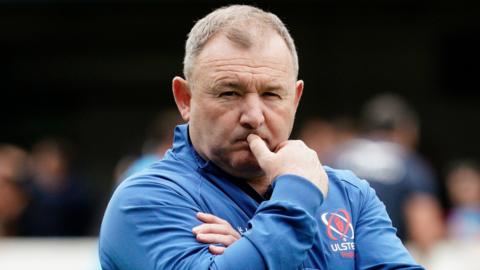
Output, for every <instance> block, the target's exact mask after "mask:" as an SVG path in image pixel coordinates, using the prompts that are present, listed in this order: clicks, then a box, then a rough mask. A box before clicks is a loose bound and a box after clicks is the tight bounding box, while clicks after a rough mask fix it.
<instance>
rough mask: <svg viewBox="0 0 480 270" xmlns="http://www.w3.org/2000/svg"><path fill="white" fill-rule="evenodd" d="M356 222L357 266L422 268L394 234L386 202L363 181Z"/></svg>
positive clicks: (359, 267) (364, 267)
mask: <svg viewBox="0 0 480 270" xmlns="http://www.w3.org/2000/svg"><path fill="white" fill-rule="evenodd" d="M364 183H365V185H364V186H363V188H364V189H363V190H362V191H363V192H362V195H363V197H362V198H361V204H360V209H359V218H358V221H357V224H356V231H355V233H356V235H355V250H356V254H355V258H356V269H409V270H410V269H411V270H413V269H415V270H416V269H424V268H423V267H421V266H420V265H418V264H416V263H415V261H414V260H413V259H412V257H411V256H410V254H409V252H408V251H407V249H406V248H405V246H404V245H403V243H402V242H401V240H400V239H399V238H398V237H397V235H396V229H395V228H394V227H393V226H392V222H391V221H390V218H389V217H388V214H387V211H386V209H385V205H384V204H383V203H382V202H381V201H380V200H379V199H378V197H377V196H376V194H375V191H374V190H373V189H372V188H371V187H370V186H369V185H368V184H367V183H366V181H365V182H364Z"/></svg>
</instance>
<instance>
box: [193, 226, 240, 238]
mask: <svg viewBox="0 0 480 270" xmlns="http://www.w3.org/2000/svg"><path fill="white" fill-rule="evenodd" d="M192 232H193V234H195V235H197V234H207V233H212V234H223V235H231V236H233V237H234V238H235V239H239V238H240V234H239V233H238V232H237V231H236V230H234V229H233V228H232V227H231V226H230V225H224V224H201V225H198V226H196V227H194V228H193V229H192Z"/></svg>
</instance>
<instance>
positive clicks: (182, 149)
mask: <svg viewBox="0 0 480 270" xmlns="http://www.w3.org/2000/svg"><path fill="white" fill-rule="evenodd" d="M325 170H326V172H327V174H328V177H329V180H330V182H329V193H328V196H327V199H326V200H324V198H323V196H322V193H321V192H320V191H319V190H318V189H317V188H316V187H315V186H314V185H313V184H311V183H310V182H309V181H307V180H306V179H304V178H302V177H299V176H295V175H281V176H278V177H277V178H276V179H275V181H274V183H273V186H272V188H271V190H270V193H271V194H268V196H269V197H270V198H269V199H268V200H265V199H264V198H262V196H260V195H259V194H257V193H256V192H255V191H254V190H253V189H252V188H251V187H250V186H249V185H248V184H246V183H245V182H244V181H242V180H241V179H237V178H235V177H232V176H231V175H228V174H226V173H225V172H223V171H222V170H220V169H219V168H218V167H217V166H215V165H214V164H213V163H211V162H208V161H205V160H203V159H202V158H201V157H200V156H199V155H198V153H196V151H195V150H194V148H193V147H192V145H191V142H190V140H189V137H188V126H187V125H182V126H178V127H177V128H176V130H175V140H174V145H173V148H172V149H171V150H170V151H168V153H167V154H166V156H165V157H164V159H163V160H161V161H159V162H157V163H155V164H154V165H153V166H152V167H151V168H149V169H147V170H146V171H143V172H141V173H139V174H136V175H133V176H132V177H130V178H128V179H127V180H125V181H124V182H123V183H122V184H121V185H120V186H119V187H118V188H117V190H116V191H115V193H114V194H113V196H112V198H111V200H110V203H109V205H108V207H107V210H106V212H105V216H104V219H103V222H102V227H101V232H100V240H99V241H100V242H99V246H100V260H101V265H102V268H103V269H104V270H116V269H122V270H136V269H138V270H140V269H141V270H150V269H242V270H244V269H274V270H276V269H342V270H343V269H423V268H422V267H420V266H419V265H417V264H415V262H414V261H413V259H412V258H411V257H410V255H409V254H408V252H407V250H406V249H405V248H404V246H403V245H402V243H401V241H400V240H399V239H398V238H397V236H396V235H395V229H394V228H393V227H392V225H391V221H390V219H389V218H388V215H387V213H386V211H385V207H384V205H383V204H382V203H381V202H380V200H379V199H378V198H377V196H376V195H375V192H374V191H373V189H371V188H370V187H369V185H368V183H367V182H366V181H364V180H360V179H358V178H357V177H356V176H354V175H353V174H352V173H350V172H348V171H338V170H333V169H330V168H328V167H325ZM197 212H206V213H211V214H213V215H216V216H218V217H220V218H223V219H225V220H227V221H228V222H229V223H230V224H231V225H232V227H233V228H236V229H237V230H238V231H239V232H240V233H241V234H242V238H240V239H239V240H237V241H236V242H235V243H234V244H233V245H231V246H230V247H229V248H227V249H226V250H225V252H224V254H223V255H217V256H214V255H212V254H211V253H210V252H209V250H208V244H203V243H199V242H198V241H197V240H196V239H195V237H194V235H193V233H192V228H193V227H195V226H197V225H200V224H201V222H200V221H199V220H198V219H197V218H196V213H197Z"/></svg>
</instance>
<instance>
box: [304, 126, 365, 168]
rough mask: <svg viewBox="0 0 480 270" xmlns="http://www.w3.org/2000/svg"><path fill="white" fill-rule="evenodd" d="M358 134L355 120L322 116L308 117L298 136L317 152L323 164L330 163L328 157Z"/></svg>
mask: <svg viewBox="0 0 480 270" xmlns="http://www.w3.org/2000/svg"><path fill="white" fill-rule="evenodd" d="M355 136H356V128H355V124H354V121H353V120H352V119H350V118H348V117H337V118H334V119H332V120H326V119H323V118H320V117H311V118H308V119H307V120H306V121H304V122H303V124H302V125H301V127H300V130H299V132H298V137H299V139H300V140H302V141H304V142H305V144H306V145H308V147H310V148H311V149H313V150H315V152H317V154H318V157H319V159H320V160H321V161H322V164H325V165H328V164H329V161H328V157H329V155H330V154H331V152H332V151H333V150H334V149H335V148H336V147H337V146H338V145H340V144H342V143H344V142H346V141H348V140H351V139H353V138H354V137H355Z"/></svg>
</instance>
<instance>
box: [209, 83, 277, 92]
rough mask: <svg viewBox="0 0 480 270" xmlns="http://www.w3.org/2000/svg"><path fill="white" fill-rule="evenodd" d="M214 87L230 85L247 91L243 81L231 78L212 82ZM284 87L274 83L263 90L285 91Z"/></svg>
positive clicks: (262, 90)
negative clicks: (231, 79)
mask: <svg viewBox="0 0 480 270" xmlns="http://www.w3.org/2000/svg"><path fill="white" fill-rule="evenodd" d="M212 86H213V88H214V89H216V88H218V87H229V88H235V89H237V90H240V91H245V90H246V86H245V84H243V83H239V82H235V81H230V80H223V81H219V82H216V83H213V84H212ZM284 90H285V89H284V87H283V86H282V84H280V83H272V84H270V85H267V86H266V87H264V88H262V89H261V92H270V91H284Z"/></svg>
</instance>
